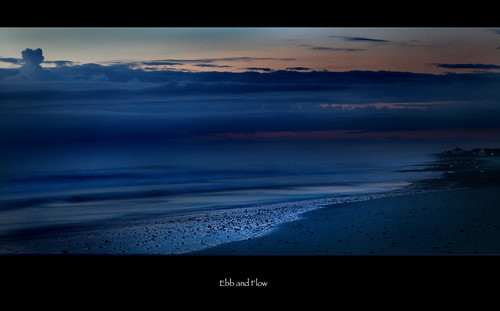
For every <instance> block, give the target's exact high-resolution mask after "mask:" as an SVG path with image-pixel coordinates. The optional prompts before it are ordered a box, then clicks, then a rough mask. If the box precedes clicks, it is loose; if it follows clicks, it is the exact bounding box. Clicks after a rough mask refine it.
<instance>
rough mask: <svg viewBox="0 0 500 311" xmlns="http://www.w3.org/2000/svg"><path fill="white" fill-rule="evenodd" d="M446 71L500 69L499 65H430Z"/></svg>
mask: <svg viewBox="0 0 500 311" xmlns="http://www.w3.org/2000/svg"><path fill="white" fill-rule="evenodd" d="M432 65H434V66H436V67H439V68H447V69H500V65H493V64H432Z"/></svg>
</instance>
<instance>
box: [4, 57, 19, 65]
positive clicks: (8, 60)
mask: <svg viewBox="0 0 500 311" xmlns="http://www.w3.org/2000/svg"><path fill="white" fill-rule="evenodd" d="M0 62H4V63H11V64H15V65H19V64H22V62H23V61H22V59H20V58H13V57H0Z"/></svg>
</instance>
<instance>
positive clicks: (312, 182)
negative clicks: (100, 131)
mask: <svg viewBox="0 0 500 311" xmlns="http://www.w3.org/2000/svg"><path fill="white" fill-rule="evenodd" d="M219 147H220V146H219ZM136 153H137V154H135V155H134V156H133V157H128V158H127V156H126V154H125V153H124V152H123V150H118V149H115V150H111V149H108V150H106V151H105V152H103V153H101V154H100V155H99V152H98V151H96V150H93V151H92V153H89V154H87V155H88V157H87V159H88V160H87V161H86V162H85V161H83V162H82V161H81V160H80V161H76V160H74V161H70V160H65V161H62V160H61V159H62V158H64V159H75V157H71V156H70V155H69V154H68V153H67V152H66V153H65V152H64V151H61V150H58V151H57V152H54V154H52V155H51V156H50V157H45V158H46V159H47V158H49V160H50V161H52V162H53V163H59V165H54V164H53V165H48V164H47V162H43V165H40V166H39V167H37V166H36V165H33V163H35V162H29V161H26V164H27V167H29V169H25V170H21V169H17V170H14V171H12V170H11V171H4V172H3V173H2V174H1V175H0V235H3V234H10V233H13V232H16V231H17V230H22V229H33V228H45V227H51V226H57V225H73V224H85V223H86V222H90V221H99V220H106V219H116V218H121V217H125V216H136V217H141V216H148V217H149V216H152V215H165V214H172V213H180V212H186V211H194V210H205V209H217V208H233V207H241V206H248V205H256V204H265V203H271V202H280V201H292V200H301V199H311V198H321V197H329V196H338V195H349V194H361V193H373V192H379V191H386V190H392V189H396V188H400V187H403V186H405V185H407V184H409V183H411V182H412V181H415V180H417V179H419V178H422V177H424V175H423V173H409V172H399V170H404V169H408V168H413V165H415V164H421V163H425V162H426V161H431V160H432V155H431V152H430V150H427V149H425V150H424V149H421V148H414V149H412V148H389V149H387V146H384V147H383V148H381V146H373V145H372V146H351V147H348V146H342V149H339V146H325V145H324V144H321V145H305V146H304V145H300V146H297V145H296V144H282V145H276V144H274V145H273V144H265V145H251V146H249V145H248V144H246V145H241V146H234V145H232V146H223V147H220V148H207V146H201V147H193V146H188V147H186V146H177V147H175V148H173V147H171V146H170V147H169V148H165V149H156V150H142V149H139V148H138V149H137V151H136ZM153 155H154V156H153ZM96 158H97V159H98V160H96ZM58 159H59V161H57V160H58ZM79 159H85V157H84V156H82V155H81V153H80V158H79ZM110 159H111V160H110ZM113 159H114V160H113ZM50 161H49V162H50ZM30 163H31V166H30V165H29V164H30ZM149 164H151V165H149Z"/></svg>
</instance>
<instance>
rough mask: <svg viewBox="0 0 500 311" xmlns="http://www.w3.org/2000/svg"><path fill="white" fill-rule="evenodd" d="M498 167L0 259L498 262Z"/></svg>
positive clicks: (75, 233)
mask: <svg viewBox="0 0 500 311" xmlns="http://www.w3.org/2000/svg"><path fill="white" fill-rule="evenodd" d="M497 162H498V160H497V159H496V158H488V159H484V158H474V157H473V158H445V159H439V160H437V161H434V162H431V163H427V164H426V165H424V166H416V167H414V168H411V169H410V170H411V171H422V172H433V173H436V174H437V175H436V174H434V175H423V176H427V179H422V180H418V181H415V182H413V183H411V184H409V185H406V186H404V187H400V188H398V189H392V190H390V191H377V192H373V193H357V194H342V195H336V196H330V197H323V198H314V199H301V200H294V201H285V202H274V203H262V204H252V205H248V206H244V207H241V206H235V207H224V208H219V209H211V210H206V209H198V210H186V211H185V212H177V213H174V214H168V215H156V214H151V215H149V216H148V215H146V216H145V215H140V216H138V215H136V214H131V215H128V216H121V217H117V218H112V219H101V220H96V221H89V222H83V223H80V224H68V225H59V226H51V227H44V228H31V229H25V230H23V231H20V232H18V233H17V234H16V235H10V236H8V235H6V236H3V237H1V238H0V254H14V255H15V254H76V255H98V254H108V255H109V254H112V255H187V256H190V255H194V256H200V255H209V256H212V255H216V256H225V255H258V256H268V255H292V256H293V255H445V254H480V255H490V254H500V209H499V208H498V207H499V206H500V184H499V180H500V178H498V177H499V176H500V173H499V170H498V167H499V165H498V163H497ZM160 203H161V202H160Z"/></svg>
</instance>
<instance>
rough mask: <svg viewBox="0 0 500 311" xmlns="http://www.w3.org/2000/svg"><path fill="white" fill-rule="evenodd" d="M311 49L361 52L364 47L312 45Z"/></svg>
mask: <svg viewBox="0 0 500 311" xmlns="http://www.w3.org/2000/svg"><path fill="white" fill-rule="evenodd" d="M309 49H311V50H316V51H343V52H361V51H365V49H354V48H332V47H327V46H313V47H310V48H309Z"/></svg>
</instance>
